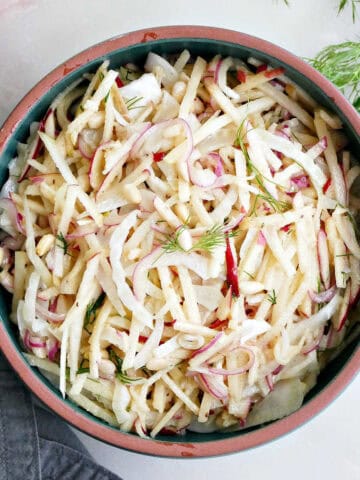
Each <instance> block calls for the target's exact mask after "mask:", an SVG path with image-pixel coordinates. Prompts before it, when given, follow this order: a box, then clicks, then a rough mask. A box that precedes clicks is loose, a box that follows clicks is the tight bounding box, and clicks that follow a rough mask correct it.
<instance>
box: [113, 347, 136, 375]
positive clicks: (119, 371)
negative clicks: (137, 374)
mask: <svg viewBox="0 0 360 480" xmlns="http://www.w3.org/2000/svg"><path fill="white" fill-rule="evenodd" d="M109 357H110V360H111V361H112V362H113V363H114V364H115V367H116V378H117V379H118V380H120V382H121V383H125V384H130V383H132V382H136V381H137V380H140V378H131V377H128V376H127V375H126V374H125V373H124V372H123V370H122V365H123V360H122V358H120V357H119V355H117V354H116V352H115V351H114V350H113V349H112V348H111V349H110V350H109Z"/></svg>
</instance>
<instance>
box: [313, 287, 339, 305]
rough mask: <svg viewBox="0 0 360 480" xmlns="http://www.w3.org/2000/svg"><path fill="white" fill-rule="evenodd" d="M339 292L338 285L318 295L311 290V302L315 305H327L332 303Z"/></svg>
mask: <svg viewBox="0 0 360 480" xmlns="http://www.w3.org/2000/svg"><path fill="white" fill-rule="evenodd" d="M336 292H337V288H336V285H333V286H332V287H330V288H328V289H327V290H324V291H323V292H320V293H316V292H314V290H309V291H308V294H309V297H310V298H311V300H312V301H313V302H315V303H327V302H330V300H332V299H333V298H334V296H335V294H336Z"/></svg>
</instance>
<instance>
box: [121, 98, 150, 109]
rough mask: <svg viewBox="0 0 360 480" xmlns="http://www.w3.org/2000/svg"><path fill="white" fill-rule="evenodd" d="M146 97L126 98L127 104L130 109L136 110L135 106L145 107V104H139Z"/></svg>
mask: <svg viewBox="0 0 360 480" xmlns="http://www.w3.org/2000/svg"><path fill="white" fill-rule="evenodd" d="M143 98H144V97H132V98H129V99H128V100H126V102H125V105H126V108H127V109H128V111H130V110H134V109H135V108H144V107H145V105H137V103H138V102H140V101H141V100H142V99H143Z"/></svg>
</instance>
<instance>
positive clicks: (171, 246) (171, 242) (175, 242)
mask: <svg viewBox="0 0 360 480" xmlns="http://www.w3.org/2000/svg"><path fill="white" fill-rule="evenodd" d="M187 228H188V226H187V224H186V223H185V224H184V225H181V227H179V228H178V229H177V230H176V231H175V234H174V235H166V242H164V243H163V244H162V249H163V250H164V251H165V253H173V252H184V251H185V250H184V249H183V248H182V246H181V245H180V243H179V238H180V235H181V234H182V232H183V231H184V230H186V229H187Z"/></svg>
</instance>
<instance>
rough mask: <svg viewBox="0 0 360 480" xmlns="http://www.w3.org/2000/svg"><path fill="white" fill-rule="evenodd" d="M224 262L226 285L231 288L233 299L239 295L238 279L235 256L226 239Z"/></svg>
mask: <svg viewBox="0 0 360 480" xmlns="http://www.w3.org/2000/svg"><path fill="white" fill-rule="evenodd" d="M225 262H226V280H227V283H228V285H229V286H230V287H231V288H232V293H233V295H234V296H235V297H238V296H239V295H240V289H239V278H238V272H237V262H236V254H235V253H234V252H233V249H232V248H231V244H230V242H229V238H228V237H226V250H225Z"/></svg>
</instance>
